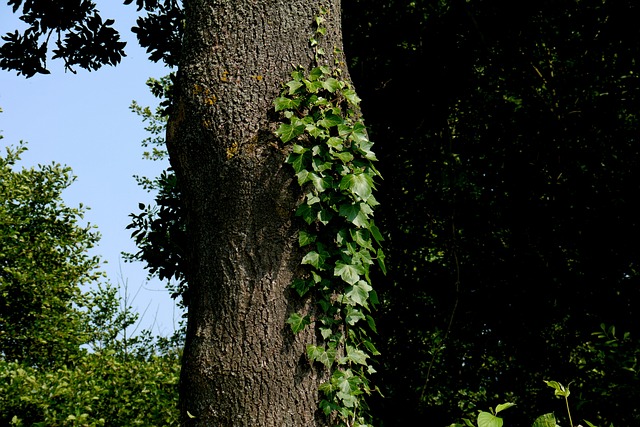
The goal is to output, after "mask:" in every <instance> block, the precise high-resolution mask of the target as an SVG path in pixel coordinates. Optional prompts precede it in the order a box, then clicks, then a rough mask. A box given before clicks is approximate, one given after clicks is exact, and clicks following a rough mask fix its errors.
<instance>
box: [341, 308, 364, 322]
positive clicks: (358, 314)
mask: <svg viewBox="0 0 640 427" xmlns="http://www.w3.org/2000/svg"><path fill="white" fill-rule="evenodd" d="M344 320H345V321H346V322H347V323H348V324H349V325H351V326H353V325H355V324H356V323H357V322H358V321H359V320H365V316H364V313H362V311H360V310H358V309H357V308H353V307H347V314H346V316H345V319H344Z"/></svg>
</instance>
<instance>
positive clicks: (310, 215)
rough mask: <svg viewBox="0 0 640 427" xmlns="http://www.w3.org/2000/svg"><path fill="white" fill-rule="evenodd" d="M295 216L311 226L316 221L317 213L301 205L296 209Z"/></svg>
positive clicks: (306, 205) (309, 207)
mask: <svg viewBox="0 0 640 427" xmlns="http://www.w3.org/2000/svg"><path fill="white" fill-rule="evenodd" d="M296 216H300V217H302V219H303V220H304V221H305V222H306V223H307V224H311V223H313V222H314V221H315V220H316V217H317V216H318V212H317V211H316V210H315V209H313V208H312V207H311V206H309V205H308V204H306V203H303V204H301V205H300V206H298V209H296Z"/></svg>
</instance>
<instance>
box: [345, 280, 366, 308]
mask: <svg viewBox="0 0 640 427" xmlns="http://www.w3.org/2000/svg"><path fill="white" fill-rule="evenodd" d="M371 289H373V288H372V287H371V285H369V284H368V283H367V282H365V281H364V280H360V281H359V282H358V283H356V284H354V285H353V286H350V287H349V288H347V292H346V293H345V296H346V297H347V298H348V300H349V301H350V302H353V303H354V304H356V305H360V306H362V307H367V299H368V298H369V292H370V291H371Z"/></svg>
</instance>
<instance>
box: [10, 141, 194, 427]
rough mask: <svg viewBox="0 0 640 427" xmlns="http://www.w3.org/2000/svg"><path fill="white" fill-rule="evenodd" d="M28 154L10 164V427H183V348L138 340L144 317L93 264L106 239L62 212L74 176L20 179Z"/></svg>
mask: <svg viewBox="0 0 640 427" xmlns="http://www.w3.org/2000/svg"><path fill="white" fill-rule="evenodd" d="M25 150H26V145H25V144H23V143H21V144H19V145H18V146H17V147H16V148H12V147H7V149H6V153H5V154H4V156H0V424H1V425H7V426H9V425H13V426H39V425H42V426H44V425H47V426H49V425H65V426H76V425H77V426H123V425H148V426H153V425H175V424H177V423H178V418H179V412H178V406H177V400H178V377H179V369H180V364H179V361H180V353H181V349H180V347H178V345H177V344H178V343H176V342H175V341H173V340H172V339H171V338H163V337H153V336H151V333H150V332H149V331H141V332H140V333H138V334H135V335H133V334H131V332H130V330H129V328H130V327H131V326H133V325H135V324H136V322H137V319H138V317H139V315H138V314H137V313H133V312H132V308H131V307H130V306H129V305H128V301H122V299H121V298H120V297H119V296H118V289H116V288H115V287H113V286H111V285H109V284H100V283H98V280H100V279H102V276H103V275H102V273H101V272H100V271H99V270H98V269H97V266H98V264H99V258H98V257H96V256H89V255H88V254H87V251H88V250H89V249H90V248H91V247H92V246H93V245H94V244H95V243H97V241H98V238H99V236H98V234H97V233H96V232H93V231H92V227H91V226H89V225H86V226H83V225H81V224H80V221H81V219H82V212H83V211H82V207H80V208H77V209H74V208H69V207H67V206H65V205H64V203H63V202H62V198H61V193H62V191H63V190H64V189H66V188H67V187H68V186H69V185H70V184H71V183H72V182H73V179H74V178H73V177H72V175H71V170H70V169H69V168H67V167H62V166H60V165H58V164H55V163H52V164H51V165H47V166H42V165H40V166H38V167H37V168H30V169H26V168H22V169H19V170H16V168H17V165H18V162H19V160H20V155H21V154H22V153H23V152H24V151H25ZM90 284H91V285H92V288H91V289H89V290H86V289H85V290H84V291H83V290H82V287H83V286H87V285H90Z"/></svg>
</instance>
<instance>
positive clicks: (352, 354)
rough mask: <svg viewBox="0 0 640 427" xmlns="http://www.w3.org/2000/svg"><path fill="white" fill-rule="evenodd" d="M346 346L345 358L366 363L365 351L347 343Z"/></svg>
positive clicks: (360, 363) (362, 363) (367, 356)
mask: <svg viewBox="0 0 640 427" xmlns="http://www.w3.org/2000/svg"><path fill="white" fill-rule="evenodd" d="M346 347H347V359H349V360H350V361H352V362H354V363H357V364H359V365H365V366H366V365H367V359H368V358H369V355H368V354H367V353H365V352H364V351H362V350H360V349H357V348H355V347H352V346H350V345H347V346H346Z"/></svg>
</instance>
